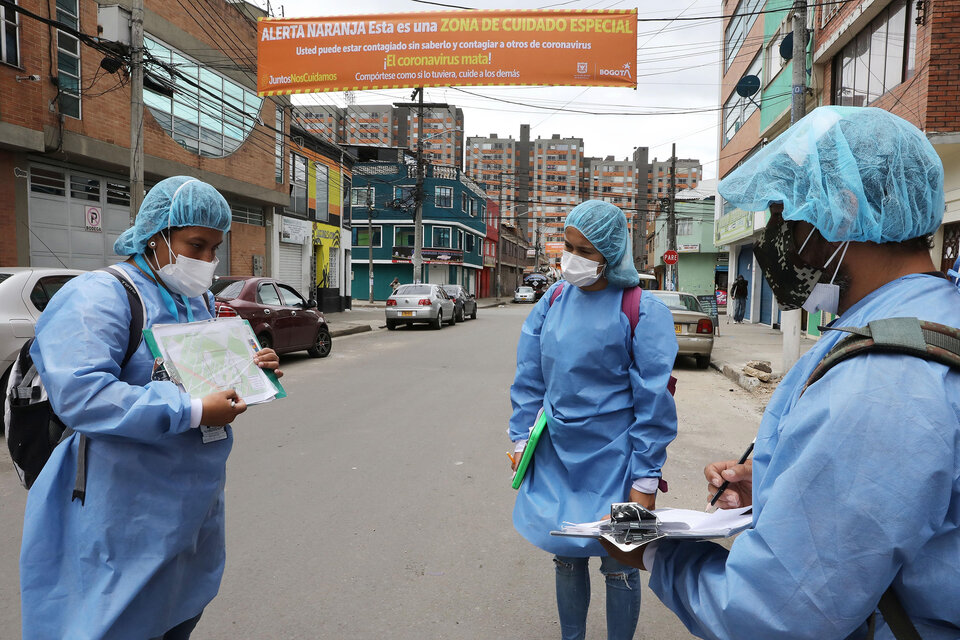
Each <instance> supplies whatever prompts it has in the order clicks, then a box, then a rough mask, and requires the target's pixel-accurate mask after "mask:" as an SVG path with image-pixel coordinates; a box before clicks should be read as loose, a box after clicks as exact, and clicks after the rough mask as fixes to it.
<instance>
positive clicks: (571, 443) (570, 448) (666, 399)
mask: <svg viewBox="0 0 960 640" xmlns="http://www.w3.org/2000/svg"><path fill="white" fill-rule="evenodd" d="M557 286H559V285H558V284H554V285H553V287H551V288H550V289H549V290H547V292H546V293H545V294H544V295H543V297H542V298H541V299H540V302H538V303H537V305H536V306H535V307H534V308H533V311H531V312H530V315H529V317H528V318H527V320H526V322H524V324H523V329H522V332H521V334H520V341H519V344H518V345H517V372H516V377H515V379H514V382H513V386H512V387H511V390H510V399H511V401H512V403H513V415H512V417H511V418H510V439H511V440H520V439H523V438H526V437H527V434H528V430H529V428H530V427H531V426H532V425H533V423H534V421H535V419H536V417H537V413H538V411H539V410H540V408H541V407H543V408H544V411H545V412H546V416H547V428H546V429H545V430H544V433H543V435H542V436H541V438H540V441H539V443H538V444H537V448H536V450H535V452H534V458H533V465H532V466H531V467H530V468H529V469H528V470H527V475H526V477H525V478H524V480H523V484H522V485H521V486H520V490H519V493H518V494H517V501H516V504H515V506H514V510H513V524H514V526H515V527H516V529H517V531H519V532H520V533H521V534H522V535H523V536H524V537H525V538H526V539H527V540H529V541H530V542H532V543H533V544H535V545H537V546H538V547H540V548H541V549H544V550H546V551H549V552H551V553H555V554H559V555H563V556H570V557H587V556H602V555H606V552H605V551H604V550H603V548H602V547H601V546H600V544H599V543H598V542H596V541H594V540H590V539H586V538H561V537H556V536H551V535H550V531H552V530H555V529H559V528H560V525H561V524H562V523H563V522H590V521H593V520H599V519H600V518H601V517H603V516H604V515H606V514H609V513H610V504H611V503H613V502H623V501H624V500H626V499H627V498H628V496H629V495H630V487H631V485H632V484H633V481H634V480H637V479H639V478H650V477H655V478H659V477H660V470H661V468H662V467H663V463H664V462H665V461H666V457H667V452H666V449H667V445H668V444H669V443H670V442H672V441H673V439H674V438H675V437H676V435H677V412H676V406H675V405H674V402H673V396H672V395H670V392H669V391H668V390H667V384H668V382H669V380H670V372H671V370H672V369H673V362H674V360H675V359H676V355H677V339H676V335H675V333H674V330H673V319H672V316H671V314H670V311H669V310H668V309H667V307H666V305H664V304H663V302H661V301H660V300H659V299H658V298H657V297H656V296H654V295H651V294H649V293H643V294H642V296H641V298H640V314H639V321H638V323H637V327H636V331H635V335H634V337H633V340H632V341H631V338H630V333H631V329H630V321H629V320H628V319H627V316H626V314H624V313H623V310H622V307H621V305H622V296H623V290H622V289H617V288H613V287H607V288H606V289H603V290H602V291H592V292H591V291H583V290H582V289H580V288H578V287H575V286H573V285H571V284H569V283H564V286H563V292H562V293H561V294H560V296H559V297H558V298H557V299H556V301H555V302H554V303H553V306H550V298H551V296H552V295H553V291H554V289H555V288H556V287H557Z"/></svg>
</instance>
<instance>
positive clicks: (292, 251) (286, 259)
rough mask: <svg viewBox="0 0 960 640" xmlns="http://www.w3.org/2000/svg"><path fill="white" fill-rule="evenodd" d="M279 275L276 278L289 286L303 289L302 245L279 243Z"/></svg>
mask: <svg viewBox="0 0 960 640" xmlns="http://www.w3.org/2000/svg"><path fill="white" fill-rule="evenodd" d="M279 258H280V273H278V274H277V276H276V278H277V280H279V281H280V282H285V283H287V284H289V285H291V286H294V287H297V288H300V287H303V245H302V244H293V243H290V242H281V243H280V253H279Z"/></svg>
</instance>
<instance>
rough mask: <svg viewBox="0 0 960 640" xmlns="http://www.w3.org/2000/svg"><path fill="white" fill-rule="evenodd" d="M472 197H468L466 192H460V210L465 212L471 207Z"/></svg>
mask: <svg viewBox="0 0 960 640" xmlns="http://www.w3.org/2000/svg"><path fill="white" fill-rule="evenodd" d="M469 203H470V199H469V198H468V197H467V194H466V193H461V194H460V210H461V211H463V212H464V213H467V210H468V209H469V208H470V204H469Z"/></svg>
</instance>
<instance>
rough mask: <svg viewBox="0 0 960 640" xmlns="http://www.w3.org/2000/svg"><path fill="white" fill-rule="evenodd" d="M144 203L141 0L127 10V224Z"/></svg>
mask: <svg viewBox="0 0 960 640" xmlns="http://www.w3.org/2000/svg"><path fill="white" fill-rule="evenodd" d="M142 202H143V0H133V7H132V8H131V10H130V223H131V224H133V221H134V220H135V219H136V217H137V212H138V211H140V204H141V203H142Z"/></svg>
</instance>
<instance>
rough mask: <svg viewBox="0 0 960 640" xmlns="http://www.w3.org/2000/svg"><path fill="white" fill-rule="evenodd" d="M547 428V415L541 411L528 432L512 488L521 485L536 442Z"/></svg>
mask: <svg viewBox="0 0 960 640" xmlns="http://www.w3.org/2000/svg"><path fill="white" fill-rule="evenodd" d="M546 427H547V414H546V412H544V410H543V409H540V413H538V414H537V419H536V421H535V422H534V423H533V429H531V430H530V437H529V438H528V439H527V446H526V448H525V449H524V450H523V455H522V456H521V457H520V462H519V463H518V464H517V472H516V473H514V474H513V488H514V489H519V488H520V485H521V484H523V477H524V476H525V475H526V473H527V468H528V467H529V466H530V463H531V462H533V452H534V449H536V448H537V442H539V441H540V435H541V434H542V433H543V430H544V429H545V428H546Z"/></svg>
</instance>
